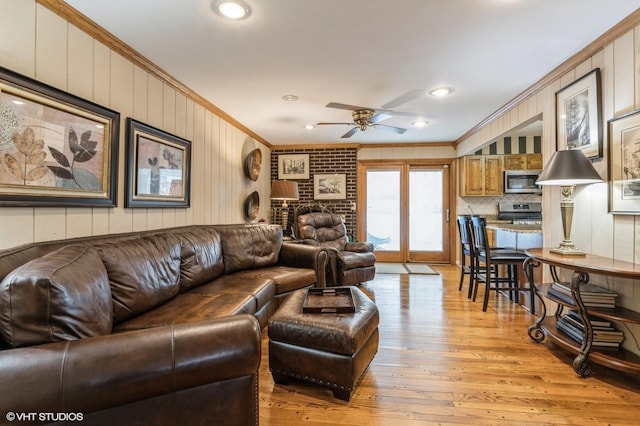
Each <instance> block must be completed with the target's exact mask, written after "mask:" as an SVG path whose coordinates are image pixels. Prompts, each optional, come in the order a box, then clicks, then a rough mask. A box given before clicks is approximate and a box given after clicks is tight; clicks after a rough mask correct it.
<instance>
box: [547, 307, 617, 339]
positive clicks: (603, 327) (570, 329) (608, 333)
mask: <svg viewBox="0 0 640 426" xmlns="http://www.w3.org/2000/svg"><path fill="white" fill-rule="evenodd" d="M589 322H591V329H592V330H593V346H597V347H603V348H607V347H608V348H619V347H620V343H622V340H624V333H623V332H621V331H618V330H616V329H615V328H614V326H613V323H612V322H611V321H608V320H606V319H603V318H600V317H596V316H591V315H590V316H589ZM557 327H558V329H559V330H561V331H563V332H564V333H565V334H567V335H568V336H569V337H571V338H572V339H573V340H575V341H576V342H578V343H582V340H583V338H584V324H583V323H582V319H581V318H580V314H579V313H578V311H576V310H573V309H572V310H570V311H569V313H568V314H566V315H563V316H562V317H560V319H558V323H557Z"/></svg>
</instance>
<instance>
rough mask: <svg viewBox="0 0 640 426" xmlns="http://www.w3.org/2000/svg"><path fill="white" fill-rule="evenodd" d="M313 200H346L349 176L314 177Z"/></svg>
mask: <svg viewBox="0 0 640 426" xmlns="http://www.w3.org/2000/svg"><path fill="white" fill-rule="evenodd" d="M313 198H314V199H316V200H346V199H347V175H346V174H330V175H314V176H313Z"/></svg>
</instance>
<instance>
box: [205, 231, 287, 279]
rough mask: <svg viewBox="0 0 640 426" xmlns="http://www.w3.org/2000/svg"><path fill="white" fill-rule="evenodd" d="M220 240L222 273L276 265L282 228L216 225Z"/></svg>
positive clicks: (280, 244)
mask: <svg viewBox="0 0 640 426" xmlns="http://www.w3.org/2000/svg"><path fill="white" fill-rule="evenodd" d="M216 230H217V231H218V232H219V233H220V238H221V240H222V255H223V256H224V272H225V274H230V273H232V272H236V271H244V270H247V269H258V268H264V267H267V266H271V265H275V264H276V262H277V261H278V256H279V255H280V249H281V248H282V228H281V227H280V226H277V225H257V226H252V225H233V226H216Z"/></svg>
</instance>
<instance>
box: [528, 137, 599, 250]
mask: <svg viewBox="0 0 640 426" xmlns="http://www.w3.org/2000/svg"><path fill="white" fill-rule="evenodd" d="M598 182H602V179H601V178H600V175H599V174H598V172H597V171H596V169H595V168H594V167H593V165H592V164H591V162H590V161H589V160H588V159H587V156H586V155H584V152H582V151H581V150H577V149H571V150H565V151H556V152H554V153H553V155H552V156H551V159H550V160H549V162H548V163H547V164H546V166H545V167H544V169H543V170H542V173H540V176H538V179H537V180H536V184H538V185H556V186H559V187H560V192H561V195H562V200H560V215H561V217H562V230H563V233H564V239H563V240H562V242H561V243H560V246H559V247H557V248H554V249H551V250H550V251H551V252H552V253H558V254H562V255H565V256H584V255H585V253H584V252H582V251H580V250H579V249H578V248H577V247H576V246H575V245H574V244H573V243H572V242H571V222H572V220H573V190H574V188H575V186H576V185H588V184H592V183H598Z"/></svg>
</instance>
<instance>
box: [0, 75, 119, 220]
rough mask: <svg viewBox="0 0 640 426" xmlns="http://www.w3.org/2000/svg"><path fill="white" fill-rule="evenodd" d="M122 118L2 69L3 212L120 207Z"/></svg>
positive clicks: (0, 157) (0, 189)
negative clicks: (119, 152) (119, 179)
mask: <svg viewBox="0 0 640 426" xmlns="http://www.w3.org/2000/svg"><path fill="white" fill-rule="evenodd" d="M119 133H120V114H119V113H118V112H116V111H114V110H111V109H109V108H106V107H103V106H100V105H98V104H96V103H93V102H91V101H88V100H86V99H82V98H80V97H78V96H75V95H72V94H70V93H67V92H64V91H62V90H59V89H57V88H55V87H52V86H49V85H47V84H44V83H41V82H39V81H37V80H34V79H32V78H29V77H26V76H23V75H21V74H18V73H16V72H13V71H11V70H8V69H5V68H0V206H2V207H115V206H116V205H117V188H118V182H117V178H118V173H117V168H118V149H119V148H118V145H119Z"/></svg>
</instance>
